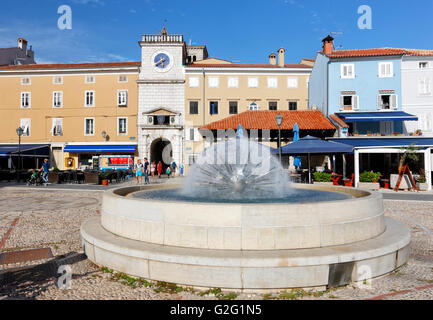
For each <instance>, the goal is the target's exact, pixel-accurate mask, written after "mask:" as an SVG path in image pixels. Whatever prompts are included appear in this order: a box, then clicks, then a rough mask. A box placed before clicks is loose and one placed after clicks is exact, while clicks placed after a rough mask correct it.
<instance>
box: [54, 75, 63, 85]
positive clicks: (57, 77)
mask: <svg viewBox="0 0 433 320" xmlns="http://www.w3.org/2000/svg"><path fill="white" fill-rule="evenodd" d="M53 83H54V84H62V83H63V77H60V76H55V77H53Z"/></svg>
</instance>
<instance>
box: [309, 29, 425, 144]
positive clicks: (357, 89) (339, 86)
mask: <svg viewBox="0 0 433 320" xmlns="http://www.w3.org/2000/svg"><path fill="white" fill-rule="evenodd" d="M322 41H323V50H322V51H320V52H319V53H318V55H317V59H316V63H315V65H314V68H313V71H312V74H311V77H310V82H309V107H310V108H317V109H319V110H321V111H322V113H323V114H324V115H325V116H332V115H336V116H338V117H339V118H340V119H341V120H343V121H344V122H345V123H346V124H347V126H345V128H342V129H343V130H340V133H341V135H343V136H346V135H376V136H377V135H382V136H389V135H392V134H394V133H400V134H401V133H403V130H404V126H403V122H404V121H417V120H418V118H417V117H416V116H413V115H410V114H407V113H405V112H402V90H401V87H402V85H401V84H402V78H401V61H402V57H403V55H405V53H406V52H405V50H404V49H394V48H378V49H359V50H333V41H334V39H333V38H332V37H331V36H328V37H326V38H325V39H323V40H322ZM333 118H335V116H332V117H330V120H331V121H333ZM333 122H334V124H335V125H337V126H339V124H338V123H335V121H333Z"/></svg>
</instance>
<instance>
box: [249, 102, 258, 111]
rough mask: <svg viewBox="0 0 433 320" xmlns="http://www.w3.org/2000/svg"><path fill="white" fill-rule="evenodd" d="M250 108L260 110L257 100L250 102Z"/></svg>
mask: <svg viewBox="0 0 433 320" xmlns="http://www.w3.org/2000/svg"><path fill="white" fill-rule="evenodd" d="M248 109H249V110H254V111H256V110H259V105H258V104H257V103H255V102H252V103H250V106H249V107H248Z"/></svg>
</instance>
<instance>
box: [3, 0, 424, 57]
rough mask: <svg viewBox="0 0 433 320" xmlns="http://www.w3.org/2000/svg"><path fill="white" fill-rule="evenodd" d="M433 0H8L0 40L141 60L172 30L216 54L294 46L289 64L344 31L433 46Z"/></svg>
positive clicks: (356, 37) (371, 43) (43, 51)
mask: <svg viewBox="0 0 433 320" xmlns="http://www.w3.org/2000/svg"><path fill="white" fill-rule="evenodd" d="M60 5H69V6H71V8H72V30H59V29H58V28H57V20H58V18H59V17H60V15H59V14H58V13H57V9H58V7H59V6H60ZM360 5H369V6H370V7H371V8H372V13H373V16H372V19H373V20H372V21H373V29H372V30H360V29H358V26H357V22H358V18H359V17H360V15H359V14H358V12H357V11H358V7H359V6H360ZM432 12H433V1H431V0H416V1H411V2H408V1H401V0H369V1H367V0H361V1H359V0H254V1H251V0H250V1H244V0H218V1H207V0H187V1H181V0H165V1H160V0H21V1H20V5H19V6H17V5H16V1H11V0H2V8H1V11H0V47H11V46H16V41H17V38H18V37H24V38H26V39H27V40H28V41H29V43H30V44H31V45H33V49H34V50H35V55H36V59H37V61H38V63H52V62H57V63H70V62H117V61H139V60H140V50H139V47H138V43H137V41H138V40H139V39H140V36H141V35H142V34H155V33H158V32H159V30H161V28H162V25H163V24H164V20H165V19H167V30H168V32H169V33H173V34H183V35H184V36H185V39H186V41H187V42H189V41H191V42H192V43H193V44H206V45H207V47H208V51H209V54H210V56H212V57H217V58H221V59H227V60H231V61H235V62H241V63H267V61H268V58H267V57H268V55H269V54H270V53H271V52H276V51H277V50H278V49H279V48H281V47H283V48H285V49H286V63H298V62H299V61H300V59H301V58H304V57H305V58H315V56H316V52H317V51H318V50H319V49H320V48H321V39H322V38H324V37H325V36H326V35H327V34H329V33H330V32H336V33H337V34H335V38H336V40H335V44H336V46H337V47H338V48H342V49H354V48H374V47H405V48H421V49H433V32H432V30H433V22H432V20H433V19H431V14H432Z"/></svg>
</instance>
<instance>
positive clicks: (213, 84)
mask: <svg viewBox="0 0 433 320" xmlns="http://www.w3.org/2000/svg"><path fill="white" fill-rule="evenodd" d="M208 81H209V88H219V86H220V79H219V78H218V77H209V80H208Z"/></svg>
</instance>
